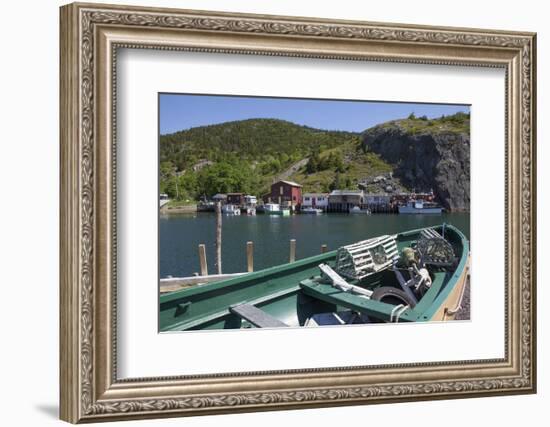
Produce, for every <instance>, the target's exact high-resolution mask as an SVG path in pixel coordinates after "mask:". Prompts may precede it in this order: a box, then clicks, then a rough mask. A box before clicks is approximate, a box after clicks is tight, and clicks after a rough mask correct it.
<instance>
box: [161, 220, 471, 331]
mask: <svg viewBox="0 0 550 427" xmlns="http://www.w3.org/2000/svg"><path fill="white" fill-rule="evenodd" d="M468 264H469V242H468V240H467V239H466V237H465V236H464V235H463V234H462V233H461V232H460V231H459V230H458V229H457V228H455V227H453V226H451V225H445V224H443V225H440V226H436V227H431V228H424V229H418V230H412V231H408V232H403V233H399V234H395V235H384V236H379V237H375V238H370V239H367V240H363V241H360V242H356V243H354V244H351V245H347V246H343V247H341V248H339V249H338V250H335V251H332V252H327V253H324V254H321V255H317V256H313V257H309V258H305V259H302V260H299V261H296V262H293V263H288V264H284V265H280V266H276V267H271V268H268V269H265V270H261V271H257V272H252V273H248V274H244V275H242V276H239V277H236V278H232V279H229V280H225V281H222V282H217V283H210V284H206V285H202V286H197V287H195V288H191V289H186V290H181V291H176V292H171V293H168V294H165V295H162V296H161V297H160V329H161V331H183V330H197V329H240V328H272V327H297V326H324V325H341V324H364V323H378V322H425V321H430V320H450V319H452V318H453V317H454V315H455V314H456V311H457V310H456V307H458V306H460V303H461V298H462V296H463V294H464V287H465V284H466V279H467V276H468Z"/></svg>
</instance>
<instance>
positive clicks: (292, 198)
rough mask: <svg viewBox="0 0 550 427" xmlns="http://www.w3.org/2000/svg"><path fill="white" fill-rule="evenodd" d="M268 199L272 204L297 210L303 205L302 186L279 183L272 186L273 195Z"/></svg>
mask: <svg viewBox="0 0 550 427" xmlns="http://www.w3.org/2000/svg"><path fill="white" fill-rule="evenodd" d="M268 198H269V200H268V201H269V202H271V203H279V204H280V205H281V206H292V207H293V208H295V207H296V206H300V205H301V204H302V186H301V185H300V184H298V183H296V182H292V181H277V182H275V183H273V184H271V193H270V194H269V195H268Z"/></svg>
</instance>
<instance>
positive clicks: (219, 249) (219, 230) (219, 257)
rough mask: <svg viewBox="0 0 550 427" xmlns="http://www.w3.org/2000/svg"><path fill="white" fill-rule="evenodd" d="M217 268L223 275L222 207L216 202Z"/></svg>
mask: <svg viewBox="0 0 550 427" xmlns="http://www.w3.org/2000/svg"><path fill="white" fill-rule="evenodd" d="M216 267H217V268H218V274H222V205H221V203H220V202H216Z"/></svg>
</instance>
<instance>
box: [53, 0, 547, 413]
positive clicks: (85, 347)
mask: <svg viewBox="0 0 550 427" xmlns="http://www.w3.org/2000/svg"><path fill="white" fill-rule="evenodd" d="M60 43H61V46H60V52H61V65H60V66H61V81H60V92H61V93H60V109H61V111H60V135H61V177H60V179H61V202H60V203H61V205H60V212H61V219H60V230H61V235H60V246H61V249H60V277H61V279H60V328H61V329H60V384H61V411H60V414H61V418H62V419H63V420H65V421H69V422H72V423H78V422H91V421H112V420H122V419H130V418H154V417H169V416H186V415H201V414H217V413H228V412H246V411H258V410H275V409H279V410H280V409H291V408H311V407H322V406H330V405H356V404H369V403H384V402H401V401H413V400H428V399H443V398H458V397H479V396H489V395H497V394H520V393H534V392H535V391H536V317H535V316H536V274H535V273H536V241H535V240H536V239H535V236H536V232H535V231H536V182H535V176H536V171H535V158H536V157H535V156H536V145H535V141H536V128H535V123H536V117H535V105H536V102H535V94H536V35H535V34H533V33H519V32H507V31H493V30H479V29H459V28H444V27H441V28H440V27H424V26H413V25H401V24H382V23H369V22H353V21H329V20H322V19H314V18H296V17H280V16H263V15H244V14H231V13H215V12H199V11H187V10H174V9H160V8H143V7H126V6H110V5H97V4H78V3H76V4H70V5H67V6H63V7H62V8H61V39H60ZM119 48H129V49H160V50H174V51H179V50H181V51H194V52H204V53H226V54H234V53H238V54H245V55H266V56H288V57H303V58H317V59H341V60H354V61H380V62H393V63H410V64H442V65H447V66H458V65H460V66H464V65H466V66H479V67H497V68H502V69H503V70H504V71H505V74H506V88H505V91H504V92H503V96H504V97H505V105H506V120H505V126H506V129H505V137H506V148H505V153H506V154H505V159H506V160H505V163H506V164H505V176H504V177H503V180H504V181H505V188H506V194H505V199H506V200H505V208H506V209H505V213H504V215H505V230H504V232H505V246H506V247H505V248H504V251H503V253H504V256H505V283H503V286H504V287H505V291H504V292H505V300H506V305H505V325H504V328H505V350H504V354H505V357H504V358H501V359H491V360H472V361H466V362H433V363H431V362H430V363H416V364H414V363H411V364H399V365H382V366H363V367H345V366H342V367H335V368H323V369H317V368H312V369H299V370H283V371H280V370H279V371H269V372H263V371H262V372H242V373H238V374H225V373H219V374H209V375H197V376H181V377H158V378H136V379H131V380H127V379H125V380H119V379H118V378H117V358H116V352H117V331H116V313H117V294H116V266H117V264H116V249H117V246H116V179H115V177H116V164H117V159H116V150H115V149H114V147H115V139H116V124H117V117H116V108H115V107H116V101H117V99H116V90H115V89H116V83H117V80H116V78H117V76H116V72H115V70H116V68H115V65H116V60H117V49H119Z"/></svg>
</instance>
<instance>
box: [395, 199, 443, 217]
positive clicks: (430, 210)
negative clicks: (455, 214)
mask: <svg viewBox="0 0 550 427" xmlns="http://www.w3.org/2000/svg"><path fill="white" fill-rule="evenodd" d="M397 209H398V211H399V213H400V214H440V213H442V212H443V208H442V207H441V206H439V205H438V204H437V203H433V202H426V201H424V200H409V201H408V202H407V204H405V205H400V206H398V208H397Z"/></svg>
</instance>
